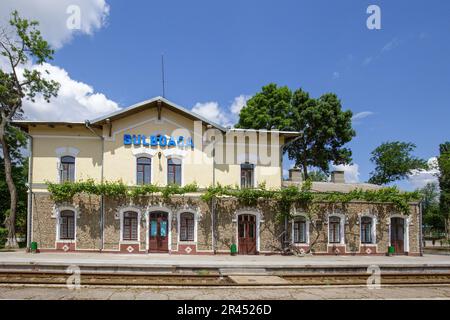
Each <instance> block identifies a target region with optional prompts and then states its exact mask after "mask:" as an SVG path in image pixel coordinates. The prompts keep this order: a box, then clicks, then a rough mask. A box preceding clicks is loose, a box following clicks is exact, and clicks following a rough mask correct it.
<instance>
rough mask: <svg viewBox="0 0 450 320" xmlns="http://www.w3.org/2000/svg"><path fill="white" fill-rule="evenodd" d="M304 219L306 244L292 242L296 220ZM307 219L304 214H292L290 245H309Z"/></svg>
mask: <svg viewBox="0 0 450 320" xmlns="http://www.w3.org/2000/svg"><path fill="white" fill-rule="evenodd" d="M298 217H304V218H305V220H306V226H305V228H306V242H294V222H295V220H296V218H298ZM309 223H310V221H309V218H308V215H307V214H306V213H294V215H293V219H292V220H291V243H292V244H293V245H295V246H306V245H309Z"/></svg>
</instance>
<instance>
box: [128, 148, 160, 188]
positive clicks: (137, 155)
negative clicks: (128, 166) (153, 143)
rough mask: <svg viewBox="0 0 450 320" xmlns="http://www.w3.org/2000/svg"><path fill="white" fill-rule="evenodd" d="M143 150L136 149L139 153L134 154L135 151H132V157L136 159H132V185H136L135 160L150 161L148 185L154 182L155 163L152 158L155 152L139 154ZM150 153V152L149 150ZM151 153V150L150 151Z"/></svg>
mask: <svg viewBox="0 0 450 320" xmlns="http://www.w3.org/2000/svg"><path fill="white" fill-rule="evenodd" d="M141 149H144V148H139V149H136V150H138V151H139V152H134V151H135V150H133V155H134V156H135V157H136V159H134V184H135V185H137V159H138V158H148V159H150V183H152V182H153V181H154V178H155V177H154V170H153V167H154V163H153V162H155V161H153V156H154V155H155V154H156V152H157V151H155V152H141V151H143V150H141ZM149 151H150V150H149ZM152 151H153V150H152Z"/></svg>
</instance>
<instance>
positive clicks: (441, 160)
mask: <svg viewBox="0 0 450 320" xmlns="http://www.w3.org/2000/svg"><path fill="white" fill-rule="evenodd" d="M438 165H439V188H440V189H441V195H440V199H439V203H440V210H441V214H442V215H443V216H444V218H445V220H446V224H445V227H446V232H447V235H448V234H449V227H450V223H449V222H450V221H449V220H450V142H445V143H443V144H441V145H440V146H439V157H438Z"/></svg>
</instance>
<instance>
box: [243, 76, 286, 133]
mask: <svg viewBox="0 0 450 320" xmlns="http://www.w3.org/2000/svg"><path fill="white" fill-rule="evenodd" d="M291 100H292V92H291V90H289V88H288V87H277V85H276V84H274V83H271V84H269V85H267V86H264V87H262V91H261V92H259V93H257V94H255V95H254V96H253V97H252V98H251V99H249V100H248V101H247V104H246V106H244V108H242V109H241V112H240V113H239V121H238V123H237V125H236V128H244V129H267V130H271V129H276V130H287V129H289V128H291V126H292V120H293V119H292V117H291V115H292V106H291Z"/></svg>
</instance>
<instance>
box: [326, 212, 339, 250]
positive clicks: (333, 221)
mask: <svg viewBox="0 0 450 320" xmlns="http://www.w3.org/2000/svg"><path fill="white" fill-rule="evenodd" d="M328 241H329V242H330V243H340V242H341V218H340V217H336V216H332V217H330V218H329V221H328Z"/></svg>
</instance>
